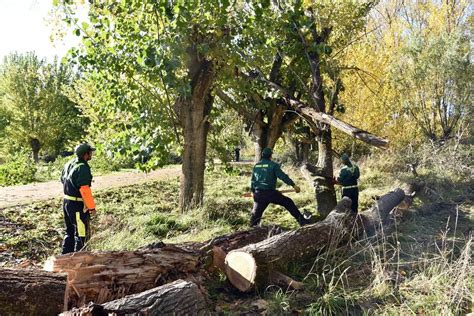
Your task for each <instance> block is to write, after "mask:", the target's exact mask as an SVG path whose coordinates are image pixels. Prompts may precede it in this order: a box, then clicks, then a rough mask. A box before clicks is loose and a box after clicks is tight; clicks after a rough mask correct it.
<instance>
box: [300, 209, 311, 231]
mask: <svg viewBox="0 0 474 316" xmlns="http://www.w3.org/2000/svg"><path fill="white" fill-rule="evenodd" d="M298 223H299V224H300V226H301V227H303V226H305V225H309V224H312V223H313V215H312V214H311V213H310V212H309V211H307V210H303V214H301V216H300V218H299V219H298Z"/></svg>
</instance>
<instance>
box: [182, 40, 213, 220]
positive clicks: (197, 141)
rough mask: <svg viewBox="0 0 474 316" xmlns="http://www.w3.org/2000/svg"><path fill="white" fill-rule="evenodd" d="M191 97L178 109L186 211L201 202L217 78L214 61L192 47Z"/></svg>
mask: <svg viewBox="0 0 474 316" xmlns="http://www.w3.org/2000/svg"><path fill="white" fill-rule="evenodd" d="M189 54H190V64H189V77H190V80H191V96H190V97H182V98H180V99H178V101H177V102H176V104H175V109H176V112H177V114H178V117H179V118H180V123H181V126H182V128H183V133H184V146H183V147H184V151H183V165H182V173H181V187H180V196H179V202H180V208H181V210H182V211H183V212H184V211H186V210H188V209H190V208H194V207H198V206H200V205H202V202H203V196H204V169H205V163H206V146H207V134H208V131H209V122H208V117H209V114H210V112H211V108H212V104H213V98H212V96H211V93H210V91H211V87H212V84H213V82H214V78H215V69H214V68H215V67H214V65H213V63H212V61H209V60H206V59H205V58H203V57H202V56H199V54H198V52H197V51H196V49H195V48H192V49H189Z"/></svg>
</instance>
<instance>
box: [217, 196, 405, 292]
mask: <svg viewBox="0 0 474 316" xmlns="http://www.w3.org/2000/svg"><path fill="white" fill-rule="evenodd" d="M404 199H405V192H404V191H403V190H402V189H395V190H394V191H391V192H389V193H387V194H385V195H383V196H381V197H380V198H379V199H378V201H377V204H376V206H374V207H373V208H371V209H370V210H368V211H366V212H363V213H361V214H360V216H357V217H359V218H360V219H361V220H360V222H361V223H363V225H354V224H355V219H356V216H355V215H354V214H353V213H351V211H350V205H351V201H350V199H349V198H347V197H344V198H343V199H342V200H341V201H339V203H338V204H337V206H336V208H335V210H334V211H332V212H331V213H330V214H329V215H328V216H327V217H326V219H325V220H323V221H322V222H318V223H316V224H313V225H309V226H305V227H302V228H299V229H297V230H294V231H289V232H285V233H282V234H280V235H276V236H274V237H271V238H269V239H266V240H264V241H261V242H259V243H256V244H251V245H248V246H245V247H243V248H240V249H236V250H234V251H231V252H230V253H229V254H228V255H227V256H226V258H225V273H226V275H227V277H228V279H229V281H230V282H231V283H232V285H234V286H235V287H236V288H238V289H239V290H241V291H243V292H245V291H249V290H251V289H253V288H255V287H257V288H260V287H263V286H266V285H268V284H269V283H271V282H272V278H273V277H274V275H275V274H278V275H280V278H279V279H281V275H282V274H283V273H285V272H286V269H287V266H288V264H289V263H290V262H294V261H300V260H304V259H305V258H315V257H316V256H317V255H318V253H319V252H321V251H325V250H327V249H329V248H332V247H333V246H334V247H337V246H338V245H339V244H340V243H341V242H344V241H347V240H349V238H351V236H358V235H360V233H361V232H362V231H366V232H368V233H371V232H372V231H373V232H375V231H377V227H379V226H378V225H379V224H380V223H381V225H382V226H383V225H384V223H387V221H388V218H389V217H390V212H391V211H392V210H393V209H394V208H395V207H397V205H399V204H400V203H401V202H402V201H404ZM365 225H367V226H365ZM373 232H372V233H373ZM290 280H291V279H290Z"/></svg>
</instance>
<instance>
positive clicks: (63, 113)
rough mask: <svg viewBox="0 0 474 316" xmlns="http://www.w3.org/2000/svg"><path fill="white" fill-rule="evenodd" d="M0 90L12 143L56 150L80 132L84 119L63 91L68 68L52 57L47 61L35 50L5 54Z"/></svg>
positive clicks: (67, 82)
mask: <svg viewBox="0 0 474 316" xmlns="http://www.w3.org/2000/svg"><path fill="white" fill-rule="evenodd" d="M0 80H1V82H0V90H2V104H3V105H4V109H3V110H4V111H5V112H6V115H7V118H8V119H7V122H6V128H5V134H6V136H7V137H8V138H9V140H10V141H11V142H13V143H14V144H15V145H17V146H20V147H24V148H28V147H29V148H30V149H31V151H32V154H33V159H34V160H35V161H38V159H39V152H40V150H42V149H43V150H45V151H47V152H48V153H50V154H53V155H54V154H57V153H58V152H59V151H60V150H61V149H63V148H64V146H65V145H66V144H67V143H68V142H70V141H74V140H78V139H80V138H81V137H82V135H83V125H84V123H85V122H84V119H83V118H81V117H80V115H79V111H78V109H77V108H76V107H75V104H74V103H73V102H72V101H70V100H69V98H67V97H66V96H65V94H64V90H65V88H66V87H67V86H69V85H71V84H72V74H71V71H70V70H68V68H67V67H66V66H64V65H61V64H58V62H57V60H55V62H54V63H52V64H47V63H46V62H45V61H44V60H40V59H39V58H38V57H37V56H36V55H35V54H34V53H27V54H25V55H19V54H11V55H9V56H7V57H6V58H5V60H4V63H3V65H2V67H1V73H0Z"/></svg>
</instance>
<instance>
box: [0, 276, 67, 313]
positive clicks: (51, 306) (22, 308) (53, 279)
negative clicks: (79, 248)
mask: <svg viewBox="0 0 474 316" xmlns="http://www.w3.org/2000/svg"><path fill="white" fill-rule="evenodd" d="M66 284H67V275H66V274H58V273H51V272H46V271H38V270H13V269H0V315H57V314H59V313H61V312H62V311H64V310H65V308H64V307H65V304H64V303H65V301H64V298H65V297H66V296H67V295H66V294H67V293H66V292H67V287H66Z"/></svg>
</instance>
